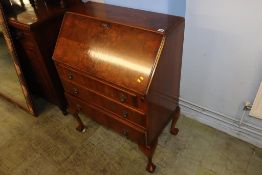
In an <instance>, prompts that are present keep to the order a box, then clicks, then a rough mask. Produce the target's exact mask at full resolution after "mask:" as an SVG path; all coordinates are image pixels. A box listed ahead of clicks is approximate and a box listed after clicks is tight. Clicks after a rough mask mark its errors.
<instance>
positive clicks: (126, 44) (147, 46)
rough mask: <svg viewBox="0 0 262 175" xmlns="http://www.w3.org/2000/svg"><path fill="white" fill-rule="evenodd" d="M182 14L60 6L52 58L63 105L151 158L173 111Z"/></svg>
mask: <svg viewBox="0 0 262 175" xmlns="http://www.w3.org/2000/svg"><path fill="white" fill-rule="evenodd" d="M183 34H184V18H181V17H176V16H169V15H164V14H157V13H152V12H146V11H140V10H134V9H128V8H122V7H116V6H111V5H105V4H99V3H93V2H89V3H87V4H85V5H80V6H76V7H74V8H73V9H71V11H70V12H67V13H66V14H65V16H64V19H63V24H62V27H61V30H60V34H59V37H58V40H57V44H56V48H55V52H54V55H53V59H54V60H55V64H56V68H57V70H58V73H59V76H60V78H61V81H62V84H63V87H64V89H65V95H66V98H67V100H68V103H69V111H70V113H72V114H73V115H74V117H75V118H76V120H77V121H78V124H79V125H78V127H77V130H79V131H83V130H84V124H83V123H82V121H81V119H80V117H79V116H78V113H80V112H81V113H84V114H86V116H88V117H90V118H92V119H93V120H95V121H96V122H98V123H99V124H101V125H103V126H105V127H108V128H110V129H112V130H114V131H116V132H118V133H120V134H122V135H123V136H125V137H126V138H128V139H130V140H132V141H134V142H136V143H137V144H138V145H139V148H140V149H141V150H142V151H143V153H144V154H145V155H146V156H147V157H148V165H147V171H149V172H154V170H155V167H156V166H155V165H154V164H153V163H152V156H153V153H154V150H155V148H156V145H157V140H158V136H159V135H160V134H161V132H162V130H163V129H164V127H165V126H166V125H167V124H168V122H169V121H170V120H171V119H173V121H172V127H171V133H172V134H174V135H176V134H177V133H178V129H177V128H176V127H175V124H176V122H177V119H178V117H179V107H178V97H179V86H180V72H181V57H182V50H183V49H182V46H183Z"/></svg>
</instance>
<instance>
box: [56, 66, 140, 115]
mask: <svg viewBox="0 0 262 175" xmlns="http://www.w3.org/2000/svg"><path fill="white" fill-rule="evenodd" d="M56 67H57V70H58V73H59V76H60V78H61V79H64V80H67V81H69V82H74V83H77V84H79V85H82V86H84V87H86V88H88V89H91V90H94V91H96V92H98V93H100V94H103V95H105V96H107V97H109V98H111V99H114V100H116V101H118V102H120V103H122V104H126V105H129V106H132V107H135V108H137V109H138V110H141V111H145V102H144V98H142V99H141V98H138V97H137V96H136V95H135V94H132V93H128V92H125V91H120V90H118V89H116V88H114V87H112V86H110V85H108V84H106V83H105V82H102V81H100V80H97V79H94V78H92V77H89V76H84V75H82V74H80V73H78V72H76V71H75V70H73V69H71V68H66V67H64V66H60V65H59V64H57V63H56Z"/></svg>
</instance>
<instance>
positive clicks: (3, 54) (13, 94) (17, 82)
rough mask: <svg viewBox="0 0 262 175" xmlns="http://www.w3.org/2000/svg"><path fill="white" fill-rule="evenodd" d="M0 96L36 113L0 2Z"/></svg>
mask: <svg viewBox="0 0 262 175" xmlns="http://www.w3.org/2000/svg"><path fill="white" fill-rule="evenodd" d="M0 96H2V97H4V98H6V99H7V100H8V101H11V102H13V103H16V104H17V105H18V106H19V107H21V108H23V109H25V110H27V111H29V112H30V113H31V114H33V115H36V112H35V110H34V106H33V103H32V99H31V96H30V94H29V91H28V88H27V85H26V83H25V81H24V76H23V73H22V71H21V67H20V64H19V59H18V58H17V55H16V51H15V49H14V47H13V42H12V38H11V35H10V33H9V29H8V26H7V23H6V19H5V16H4V11H3V7H2V4H1V3H0Z"/></svg>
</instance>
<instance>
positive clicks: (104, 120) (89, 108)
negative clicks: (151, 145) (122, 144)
mask: <svg viewBox="0 0 262 175" xmlns="http://www.w3.org/2000/svg"><path fill="white" fill-rule="evenodd" d="M66 97H67V100H68V103H69V108H71V109H80V110H81V112H82V113H83V114H85V115H87V116H88V117H90V118H92V119H93V120H94V121H96V122H97V123H99V124H101V125H103V126H105V127H107V128H110V129H112V130H114V131H116V132H117V133H119V134H121V135H123V136H125V137H126V138H128V139H130V140H132V141H134V142H136V143H138V144H145V131H144V130H142V129H140V128H138V127H136V126H133V125H132V124H130V123H128V122H126V121H122V120H121V119H119V118H118V117H116V116H114V115H112V114H110V113H109V112H106V111H104V110H101V109H99V108H97V107H95V106H93V105H91V104H88V103H86V102H83V101H82V100H80V99H78V98H76V97H74V96H72V95H70V94H67V93H66Z"/></svg>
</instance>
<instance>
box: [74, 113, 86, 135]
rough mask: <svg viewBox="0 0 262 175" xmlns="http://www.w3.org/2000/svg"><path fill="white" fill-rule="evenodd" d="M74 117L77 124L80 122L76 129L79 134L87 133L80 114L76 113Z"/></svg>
mask: <svg viewBox="0 0 262 175" xmlns="http://www.w3.org/2000/svg"><path fill="white" fill-rule="evenodd" d="M73 116H74V117H75V119H76V120H77V122H78V126H77V127H76V130H77V131H79V132H85V130H86V128H85V125H84V123H83V122H82V120H81V119H80V117H79V115H78V113H77V112H75V113H74V114H73Z"/></svg>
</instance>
